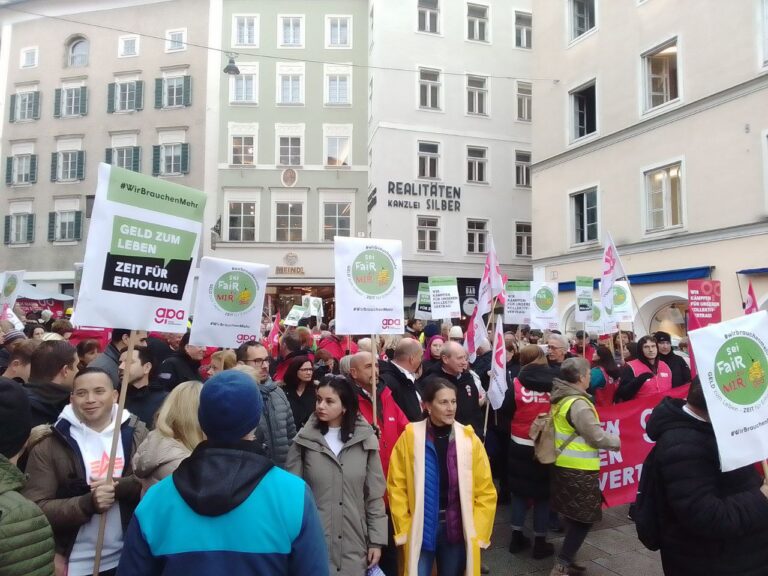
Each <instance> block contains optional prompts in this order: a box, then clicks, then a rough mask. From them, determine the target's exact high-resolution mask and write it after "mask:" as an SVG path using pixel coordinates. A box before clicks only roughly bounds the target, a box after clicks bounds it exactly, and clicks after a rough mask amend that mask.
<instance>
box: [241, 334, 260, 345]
mask: <svg viewBox="0 0 768 576" xmlns="http://www.w3.org/2000/svg"><path fill="white" fill-rule="evenodd" d="M251 340H255V341H256V342H258V341H259V336H258V334H238V335H237V343H238V344H242V343H243V342H250V341H251Z"/></svg>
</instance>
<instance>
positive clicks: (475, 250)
mask: <svg viewBox="0 0 768 576" xmlns="http://www.w3.org/2000/svg"><path fill="white" fill-rule="evenodd" d="M487 239H488V220H473V219H468V220H467V253H469V254H485V252H486V250H487V248H486V241H487Z"/></svg>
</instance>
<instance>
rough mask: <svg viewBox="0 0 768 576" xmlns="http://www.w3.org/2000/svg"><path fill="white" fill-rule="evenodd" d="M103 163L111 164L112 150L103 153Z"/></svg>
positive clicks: (108, 149)
mask: <svg viewBox="0 0 768 576" xmlns="http://www.w3.org/2000/svg"><path fill="white" fill-rule="evenodd" d="M104 163H105V164H112V148H107V149H106V150H105V152H104Z"/></svg>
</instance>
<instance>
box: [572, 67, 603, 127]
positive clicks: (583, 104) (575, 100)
mask: <svg viewBox="0 0 768 576" xmlns="http://www.w3.org/2000/svg"><path fill="white" fill-rule="evenodd" d="M571 107H572V114H573V139H574V140H576V139H578V138H583V137H584V136H588V135H590V134H593V133H595V132H596V131H597V92H596V88H595V82H594V81H593V82H590V83H589V84H587V85H585V86H582V87H580V88H577V89H576V90H573V91H572V92H571Z"/></svg>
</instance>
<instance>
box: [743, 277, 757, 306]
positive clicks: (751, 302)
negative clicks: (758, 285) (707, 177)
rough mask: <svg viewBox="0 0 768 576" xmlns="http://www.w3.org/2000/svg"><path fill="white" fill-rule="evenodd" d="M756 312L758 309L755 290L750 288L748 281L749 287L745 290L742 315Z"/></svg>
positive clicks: (750, 282) (750, 284)
mask: <svg viewBox="0 0 768 576" xmlns="http://www.w3.org/2000/svg"><path fill="white" fill-rule="evenodd" d="M758 310H760V308H758V307H757V298H756V297H755V289H754V288H752V280H750V281H749V287H748V288H747V302H746V303H745V304H744V314H752V313H753V312H757V311H758Z"/></svg>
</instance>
